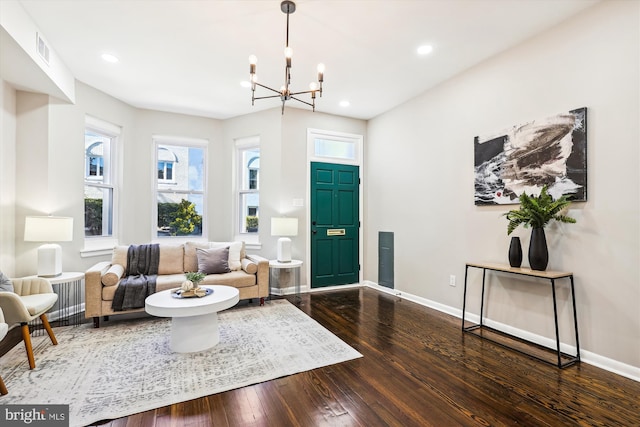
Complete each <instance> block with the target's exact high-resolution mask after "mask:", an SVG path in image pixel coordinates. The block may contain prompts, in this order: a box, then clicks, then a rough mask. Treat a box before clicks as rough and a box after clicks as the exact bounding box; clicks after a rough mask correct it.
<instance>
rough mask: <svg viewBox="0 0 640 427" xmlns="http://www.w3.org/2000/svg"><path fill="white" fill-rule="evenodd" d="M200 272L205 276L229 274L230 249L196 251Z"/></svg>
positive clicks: (198, 249)
mask: <svg viewBox="0 0 640 427" xmlns="http://www.w3.org/2000/svg"><path fill="white" fill-rule="evenodd" d="M196 255H197V257H198V271H199V272H201V273H204V274H222V273H228V272H230V271H231V270H230V269H229V247H224V248H215V249H200V248H197V249H196Z"/></svg>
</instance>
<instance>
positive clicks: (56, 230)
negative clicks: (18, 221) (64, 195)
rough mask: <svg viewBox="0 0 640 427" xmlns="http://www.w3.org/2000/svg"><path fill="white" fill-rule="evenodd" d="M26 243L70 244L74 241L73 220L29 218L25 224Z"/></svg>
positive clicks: (43, 217)
mask: <svg viewBox="0 0 640 427" xmlns="http://www.w3.org/2000/svg"><path fill="white" fill-rule="evenodd" d="M24 240H25V242H70V241H71V240H73V218H71V217H61V216H28V217H26V218H25V223H24Z"/></svg>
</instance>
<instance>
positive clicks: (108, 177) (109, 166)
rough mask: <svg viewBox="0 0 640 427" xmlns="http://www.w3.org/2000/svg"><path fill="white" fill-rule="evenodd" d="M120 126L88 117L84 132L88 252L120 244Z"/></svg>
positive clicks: (86, 241)
mask: <svg viewBox="0 0 640 427" xmlns="http://www.w3.org/2000/svg"><path fill="white" fill-rule="evenodd" d="M120 133H121V130H120V127H119V126H116V125H113V124H111V123H107V122H104V121H102V120H99V119H96V118H93V117H89V116H87V117H86V119H85V132H84V159H85V160H84V162H85V174H84V235H85V249H88V250H90V249H93V248H100V247H102V248H104V247H108V246H109V245H113V244H114V243H117V241H116V231H115V230H116V222H117V221H116V215H115V213H116V212H117V210H116V209H115V206H116V204H117V196H116V195H117V192H116V190H117V186H116V176H117V173H116V156H115V152H116V146H117V141H118V138H119V136H120Z"/></svg>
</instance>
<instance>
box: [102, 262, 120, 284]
mask: <svg viewBox="0 0 640 427" xmlns="http://www.w3.org/2000/svg"><path fill="white" fill-rule="evenodd" d="M123 275H124V267H123V266H122V265H120V264H113V265H112V266H111V267H109V269H108V270H107V272H106V273H105V274H104V275H103V276H102V284H103V285H105V286H115V285H117V284H118V282H119V281H120V279H121V278H122V276H123Z"/></svg>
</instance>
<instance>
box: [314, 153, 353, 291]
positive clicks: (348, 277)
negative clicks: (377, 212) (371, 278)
mask: <svg viewBox="0 0 640 427" xmlns="http://www.w3.org/2000/svg"><path fill="white" fill-rule="evenodd" d="M359 182H360V170H359V167H358V166H351V165H339V164H331V163H317V162H312V163H311V287H312V288H318V287H322V286H332V285H344V284H348V283H357V282H358V280H359V277H360V274H359V271H360V265H359V263H358V260H359V241H360V239H359V233H360V222H359V200H360V196H359Z"/></svg>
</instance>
